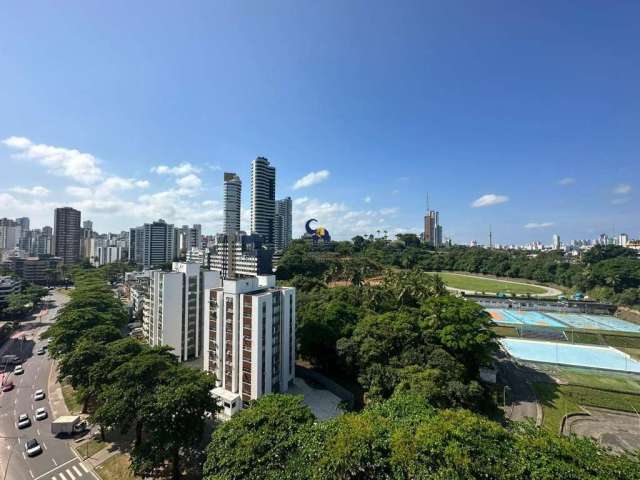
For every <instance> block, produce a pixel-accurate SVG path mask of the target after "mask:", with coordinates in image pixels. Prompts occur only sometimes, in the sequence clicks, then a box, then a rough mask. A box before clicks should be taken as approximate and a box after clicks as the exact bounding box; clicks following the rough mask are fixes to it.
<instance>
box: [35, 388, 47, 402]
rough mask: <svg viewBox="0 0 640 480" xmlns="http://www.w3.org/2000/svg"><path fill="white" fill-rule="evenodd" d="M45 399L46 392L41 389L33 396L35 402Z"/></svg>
mask: <svg viewBox="0 0 640 480" xmlns="http://www.w3.org/2000/svg"><path fill="white" fill-rule="evenodd" d="M44 397H45V395H44V390H42V389H41V388H40V389H38V390H36V393H34V394H33V399H34V400H44Z"/></svg>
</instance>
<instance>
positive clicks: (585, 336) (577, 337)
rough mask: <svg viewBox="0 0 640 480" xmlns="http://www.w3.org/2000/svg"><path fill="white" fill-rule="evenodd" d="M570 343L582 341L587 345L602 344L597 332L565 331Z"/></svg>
mask: <svg viewBox="0 0 640 480" xmlns="http://www.w3.org/2000/svg"><path fill="white" fill-rule="evenodd" d="M565 333H566V334H567V337H569V341H570V342H571V343H584V344H587V345H602V343H603V342H602V339H601V338H600V336H599V335H598V334H597V333H589V332H574V331H572V330H567V331H565Z"/></svg>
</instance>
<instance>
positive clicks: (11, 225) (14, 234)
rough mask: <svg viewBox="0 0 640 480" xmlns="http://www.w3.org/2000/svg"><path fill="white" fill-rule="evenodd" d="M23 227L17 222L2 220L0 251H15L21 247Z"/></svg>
mask: <svg viewBox="0 0 640 480" xmlns="http://www.w3.org/2000/svg"><path fill="white" fill-rule="evenodd" d="M21 235H22V227H21V226H20V225H19V224H18V222H16V221H15V220H11V219H9V218H0V250H13V249H14V248H16V247H18V246H19V245H20V237H21Z"/></svg>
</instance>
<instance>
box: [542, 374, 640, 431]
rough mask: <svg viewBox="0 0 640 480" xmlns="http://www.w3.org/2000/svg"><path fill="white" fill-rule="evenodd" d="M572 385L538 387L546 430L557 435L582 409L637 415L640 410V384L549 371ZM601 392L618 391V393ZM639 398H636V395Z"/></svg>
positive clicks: (631, 380) (606, 376) (626, 379)
mask: <svg viewBox="0 0 640 480" xmlns="http://www.w3.org/2000/svg"><path fill="white" fill-rule="evenodd" d="M547 372H548V373H549V374H550V375H553V376H554V377H556V378H558V379H559V380H561V381H564V382H568V383H569V384H568V385H560V384H555V383H534V384H533V388H534V390H535V391H536V394H537V395H538V398H539V400H540V403H541V404H542V408H543V411H544V426H545V427H547V428H549V429H551V430H552V431H554V432H557V431H558V429H559V428H560V422H561V421H562V417H563V416H564V415H565V413H573V412H580V411H582V410H581V409H580V407H579V406H580V405H583V406H585V407H587V408H588V407H589V406H594V407H601V408H609V409H612V410H623V411H625V412H633V411H634V408H635V409H637V410H640V380H638V379H637V378H635V377H633V376H631V375H625V374H616V373H613V372H611V373H606V374H603V373H594V372H590V371H588V370H582V369H576V368H564V367H560V368H555V367H552V368H550V369H547ZM598 389H610V390H617V391H618V392H629V393H618V392H608V391H604V390H598ZM634 394H635V395H634Z"/></svg>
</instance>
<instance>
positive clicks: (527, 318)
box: [487, 308, 640, 333]
mask: <svg viewBox="0 0 640 480" xmlns="http://www.w3.org/2000/svg"><path fill="white" fill-rule="evenodd" d="M487 312H489V314H490V315H491V317H492V318H493V321H494V322H496V323H502V324H508V325H529V326H538V327H555V328H566V329H571V328H584V329H591V330H613V331H618V332H633V333H640V325H636V324H635V323H631V322H626V321H624V320H621V319H620V318H617V317H614V316H611V315H589V314H583V313H557V312H544V313H543V312H534V311H527V310H511V309H507V308H487Z"/></svg>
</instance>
